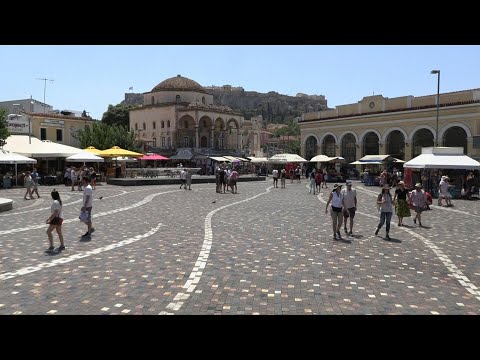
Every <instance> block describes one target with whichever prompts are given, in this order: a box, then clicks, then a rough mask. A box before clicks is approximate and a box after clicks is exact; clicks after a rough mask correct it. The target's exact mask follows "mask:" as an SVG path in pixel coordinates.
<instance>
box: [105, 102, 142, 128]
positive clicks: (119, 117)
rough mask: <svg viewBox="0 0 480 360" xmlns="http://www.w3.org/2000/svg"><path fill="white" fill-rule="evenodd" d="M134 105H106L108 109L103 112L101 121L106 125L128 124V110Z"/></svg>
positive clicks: (126, 125)
mask: <svg viewBox="0 0 480 360" xmlns="http://www.w3.org/2000/svg"><path fill="white" fill-rule="evenodd" d="M136 107H137V106H134V105H126V104H117V105H108V109H107V111H106V112H104V113H103V116H102V123H104V124H107V125H121V126H125V127H127V128H128V127H129V126H130V112H129V111H130V110H131V109H134V108H136Z"/></svg>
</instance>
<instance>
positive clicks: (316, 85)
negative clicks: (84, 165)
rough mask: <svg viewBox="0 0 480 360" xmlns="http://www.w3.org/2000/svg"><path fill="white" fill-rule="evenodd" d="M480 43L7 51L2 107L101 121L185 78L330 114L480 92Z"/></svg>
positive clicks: (0, 49)
mask: <svg viewBox="0 0 480 360" xmlns="http://www.w3.org/2000/svg"><path fill="white" fill-rule="evenodd" d="M479 64H480V46H419V45H416V46H381V45H378V46H360V45H356V46H321V45H315V46H313V45H312V46H296V45H292V46H286V45H285V46H268V45H266V46H263V45H255V46H243V45H242V46H240V45H233V46H199V45H195V46H187V45H182V46H158V45H152V46H127V45H122V46H100V45H94V46H87V45H82V46H80V45H76V46H40V45H39V46H26V45H22V46H0V69H1V74H2V76H1V86H0V101H6V100H16V99H23V98H29V97H30V95H32V96H33V98H34V99H37V100H39V101H43V89H44V82H43V81H39V80H35V78H49V79H54V80H55V81H54V82H47V89H46V102H47V104H50V105H52V106H53V108H54V109H60V110H62V109H71V110H80V111H83V110H86V111H87V112H89V113H90V115H91V116H92V117H94V118H96V119H101V117H102V114H103V112H104V111H106V109H107V107H108V105H109V104H118V103H119V102H121V101H122V100H123V99H124V93H126V92H129V90H128V89H129V87H130V86H133V88H134V90H133V91H134V92H139V93H140V92H148V91H150V90H151V89H152V88H153V87H154V86H155V85H157V84H158V83H159V82H161V81H163V80H165V79H167V78H169V77H173V76H176V75H177V74H181V75H182V76H185V77H188V78H190V79H193V80H195V81H197V82H198V83H200V84H201V85H203V86H209V85H225V84H230V85H232V86H242V87H243V88H244V89H245V90H247V91H249V90H253V91H259V92H268V91H277V92H279V93H282V94H287V95H295V94H296V93H298V92H303V93H307V94H317V95H325V96H326V99H327V101H328V106H329V107H335V106H336V105H342V104H348V103H353V102H357V101H359V100H361V99H362V98H363V97H364V96H368V95H371V94H372V93H373V92H375V94H382V95H383V96H385V97H396V96H405V95H413V96H421V95H428V94H434V93H436V90H437V79H436V75H431V74H430V70H432V69H440V70H441V83H440V88H441V89H440V91H441V92H449V91H458V90H463V89H471V88H477V87H480V71H478V65H479Z"/></svg>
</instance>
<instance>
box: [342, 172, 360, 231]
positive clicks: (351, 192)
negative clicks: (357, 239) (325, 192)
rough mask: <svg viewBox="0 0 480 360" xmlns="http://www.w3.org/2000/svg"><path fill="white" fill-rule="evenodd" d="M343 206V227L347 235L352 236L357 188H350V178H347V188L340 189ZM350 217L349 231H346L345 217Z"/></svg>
mask: <svg viewBox="0 0 480 360" xmlns="http://www.w3.org/2000/svg"><path fill="white" fill-rule="evenodd" d="M342 193H343V199H344V201H345V207H344V208H343V229H344V230H345V233H347V234H348V236H353V233H352V229H353V218H354V217H355V210H357V190H355V189H353V188H352V180H347V188H346V189H343V190H342ZM348 218H350V232H347V219H348Z"/></svg>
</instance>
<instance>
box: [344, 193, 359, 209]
mask: <svg viewBox="0 0 480 360" xmlns="http://www.w3.org/2000/svg"><path fill="white" fill-rule="evenodd" d="M342 194H343V198H344V199H345V206H346V207H347V209H351V208H353V207H355V198H356V197H357V190H355V189H353V188H352V190H350V191H348V189H343V190H342Z"/></svg>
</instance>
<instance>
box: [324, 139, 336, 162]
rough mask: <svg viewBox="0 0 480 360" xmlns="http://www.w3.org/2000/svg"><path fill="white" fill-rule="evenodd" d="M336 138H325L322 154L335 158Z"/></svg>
mask: <svg viewBox="0 0 480 360" xmlns="http://www.w3.org/2000/svg"><path fill="white" fill-rule="evenodd" d="M335 148H336V144H335V138H334V137H333V135H327V136H325V137H324V138H323V142H322V154H323V155H326V156H330V157H334V156H335Z"/></svg>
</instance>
